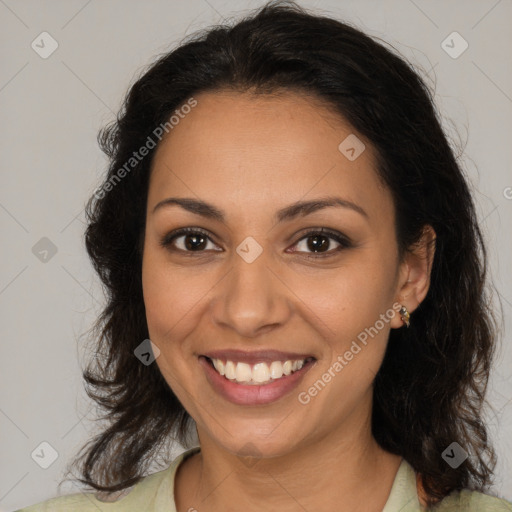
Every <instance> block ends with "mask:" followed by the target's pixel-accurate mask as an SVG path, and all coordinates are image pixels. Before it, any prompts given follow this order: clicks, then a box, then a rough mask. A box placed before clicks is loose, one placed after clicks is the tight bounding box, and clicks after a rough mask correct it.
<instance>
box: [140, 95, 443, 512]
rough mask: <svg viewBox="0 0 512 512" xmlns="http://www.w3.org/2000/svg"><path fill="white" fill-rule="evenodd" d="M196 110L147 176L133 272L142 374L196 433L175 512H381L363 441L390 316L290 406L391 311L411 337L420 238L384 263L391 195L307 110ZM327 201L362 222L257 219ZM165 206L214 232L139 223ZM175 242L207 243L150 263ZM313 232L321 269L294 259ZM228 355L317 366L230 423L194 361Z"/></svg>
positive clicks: (289, 102)
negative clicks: (139, 306)
mask: <svg viewBox="0 0 512 512" xmlns="http://www.w3.org/2000/svg"><path fill="white" fill-rule="evenodd" d="M195 98H196V100H197V106H196V107H194V108H193V109H192V111H191V112H190V113H189V114H187V115H186V116H185V118H184V119H182V120H181V121H180V122H179V124H178V125H177V126H175V127H174V128H173V129H172V131H170V132H169V134H168V135H167V136H166V137H165V138H164V139H163V140H162V141H161V143H160V145H159V147H158V149H157V152H156V154H155V157H154V160H153V163H152V171H151V177H150V185H149V191H148V207H147V220H146V233H145V241H144V254H143V271H142V277H143V291H144V301H145V306H146V315H147V322H148V327H149V333H150V337H151V340H152V341H153V342H154V343H155V344H156V345H157V346H158V347H159V349H160V351H161V353H160V355H159V357H158V358H157V359H156V362H157V364H158V367H159V369H160V371H161V372H162V374H163V376H164V378H165V379H166V381H167V382H168V383H169V385H170V387H171V388H172V390H173V391H174V393H175V394H176V395H177V397H178V398H179V400H180V401H181V403H182V404H183V406H184V407H185V408H186V410H187V411H188V412H189V414H190V415H191V416H192V417H193V419H194V420H195V422H196V425H197V432H198V436H199V440H200V445H201V453H200V454H197V455H194V456H192V457H191V458H189V459H187V460H186V461H185V462H184V463H183V464H182V465H181V466H180V468H179V470H178V473H177V476H176V481H175V500H176V504H177V510H178V512H185V511H188V510H189V509H190V508H195V509H197V510H198V511H199V512H208V511H214V510H217V511H218V510H223V511H231V510H233V511H234V510H247V511H261V510H267V509H268V504H269V503H272V506H273V507H274V509H275V510H280V511H281V512H286V511H291V510H293V511H296V510H303V509H304V510H315V511H320V512H322V511H332V510H340V511H362V510H364V511H366V512H368V511H373V510H375V511H380V510H382V508H383V506H384V504H385V503H386V500H387V498H388V496H389V492H390V490H391V486H392V484H393V480H394V478H395V475H396V472H397V470H398V467H399V465H400V461H401V459H400V457H398V456H395V455H392V454H390V453H387V452H385V451H384V450H382V449H381V448H380V447H379V446H378V445H377V443H376V442H375V440H374V439H373V437H372V435H371V429H370V420H371V407H372V389H373V388H372V381H373V379H374V376H375V374H376V373H377V371H378V369H379V367H380V365H381V362H382V359H383V356H384V352H385V348H386V343H387V340H388V336H389V331H390V329H392V328H394V329H398V328H404V325H403V322H402V320H401V319H400V316H399V315H398V314H395V315H394V317H393V318H392V319H391V320H390V321H389V322H388V323H385V325H384V327H383V328H382V329H381V330H380V331H379V332H378V335H376V336H374V337H373V338H369V341H368V343H367V345H366V346H363V348H362V350H361V351H360V352H359V353H357V355H355V356H354V357H353V359H352V360H351V361H350V362H348V364H347V365H346V366H344V367H343V369H342V371H339V372H338V373H336V377H335V378H332V380H331V381H330V382H329V383H328V384H327V385H326V386H325V387H324V388H323V389H322V390H321V391H320V392H319V393H318V394H317V395H316V396H314V397H313V398H311V400H310V401H309V403H307V404H302V403H300V402H299V400H298V393H299V392H304V391H307V390H308V388H310V387H311V386H312V385H313V384H314V383H315V381H317V380H318V379H320V378H321V376H322V374H324V372H326V371H328V370H329V368H332V366H333V363H334V361H336V358H337V356H338V355H340V354H344V353H345V352H346V351H347V350H349V348H350V346H351V344H352V342H353V341H354V340H356V339H357V335H358V334H359V333H361V332H362V331H364V329H365V328H368V327H370V326H374V325H375V323H376V321H377V320H378V319H379V317H380V315H381V314H384V313H385V312H386V311H389V310H392V307H393V304H394V303H396V302H399V303H400V304H403V305H405V306H406V307H407V308H408V310H409V312H411V321H414V315H413V314H412V312H413V311H414V310H415V309H416V308H417V306H418V305H419V303H420V302H421V301H422V300H423V299H424V297H425V295H426V293H427V291H428V286H429V276H430V270H431V264H432V258H433V249H429V248H428V247H430V246H429V245H428V242H429V241H431V240H432V239H433V237H434V233H433V231H432V229H429V230H427V231H426V234H425V235H424V237H423V239H422V241H421V243H420V244H419V245H418V246H417V247H415V248H414V250H412V251H410V252H409V253H407V254H406V256H405V257H404V258H403V259H402V260H400V258H399V254H398V248H397V241H396V235H395V230H394V221H395V217H394V206H393V201H392V197H391V193H390V191H389V190H388V189H387V188H386V187H385V186H384V185H383V184H382V182H381V181H380V179H379V177H378V175H377V173H376V171H375V168H376V164H375V154H374V151H373V149H372V147H371V145H370V143H369V142H368V141H366V140H365V139H364V138H363V137H362V136H361V135H359V134H357V133H356V132H355V131H354V129H353V128H351V126H350V125H349V124H348V123H347V122H346V121H345V120H344V119H343V118H341V117H340V116H338V115H335V114H334V113H332V109H330V110H328V109H327V108H326V106H325V105H323V104H322V103H320V102H319V101H318V100H317V99H316V98H314V97H311V96H306V95H301V94H298V93H291V92H288V93H286V94H280V95H274V96H269V95H266V96H256V95H254V94H251V93H250V92H248V93H237V92H228V91H217V92H209V93H201V94H199V95H196V96H195ZM352 133H356V135H357V136H358V138H359V139H360V140H362V141H364V143H365V145H366V149H365V150H364V151H363V153H362V154H361V155H360V156H359V157H358V158H357V159H356V160H354V161H350V160H349V159H347V158H346V157H345V156H344V155H343V154H342V153H341V152H340V151H339V150H338V145H339V144H340V142H341V141H343V140H344V139H345V138H346V137H347V136H348V135H349V134H352ZM326 196H337V197H341V198H343V199H345V200H348V201H351V202H353V203H355V204H356V205H358V206H359V207H360V208H362V209H364V211H365V212H366V216H365V215H362V214H360V213H358V212H357V211H354V210H353V209H350V208H344V207H339V208H336V207H330V208H324V209H322V210H318V211H316V212H314V213H312V214H310V215H307V216H303V217H300V216H299V217H297V218H295V219H292V220H289V221H286V222H283V223H275V222H274V220H273V215H274V214H275V212H276V211H277V210H279V209H281V208H283V207H286V206H288V205H290V204H291V203H294V202H296V201H301V200H302V201H304V200H312V199H317V198H324V197H326ZM168 197H187V198H193V199H201V200H203V201H207V202H208V203H211V204H213V205H215V207H217V208H218V209H219V210H222V211H224V212H225V215H226V223H225V224H222V223H221V222H219V221H216V220H213V219H207V218H204V217H201V216H199V215H197V214H194V213H191V212H189V211H186V210H185V209H183V208H182V207H180V206H178V205H170V206H166V207H161V208H159V209H157V210H156V211H154V208H155V206H156V205H157V204H158V203H159V202H161V201H162V200H164V199H166V198H168ZM182 227H194V228H202V229H203V230H206V231H207V232H208V233H209V235H211V236H210V240H209V241H208V244H207V246H204V248H203V249H202V251H203V252H197V251H196V252H194V251H190V250H189V252H188V253H187V254H185V253H184V252H183V251H184V250H185V246H184V242H185V241H186V240H187V235H184V236H181V237H179V238H178V239H176V240H174V247H175V251H172V250H171V249H172V244H171V245H169V246H167V247H162V245H161V244H160V240H161V239H162V238H163V237H165V235H167V234H169V233H170V232H171V231H173V230H176V229H178V228H182ZM322 227H323V228H329V229H330V230H333V231H337V232H340V233H342V234H344V235H345V236H346V237H348V238H349V239H350V240H351V242H352V244H351V245H350V246H347V247H343V248H342V249H341V250H340V251H336V250H335V249H336V248H338V247H339V243H338V242H336V241H335V240H334V239H330V238H328V239H327V240H325V243H329V244H330V245H329V246H328V247H326V248H325V249H324V251H325V252H326V251H330V254H331V255H330V256H328V257H324V258H317V259H316V260H314V259H308V258H307V256H311V255H312V254H314V252H313V251H314V249H311V246H309V247H308V244H307V242H308V240H311V238H309V239H308V238H307V237H306V238H304V234H305V233H306V232H307V231H309V230H310V229H313V228H322ZM308 228H310V229H308ZM248 236H251V237H253V238H254V239H255V240H256V241H257V242H258V244H259V245H260V246H261V248H262V250H263V252H262V253H261V255H260V256H259V257H258V258H256V260H255V261H253V262H252V263H250V264H249V263H247V262H246V261H244V259H242V258H241V257H240V256H239V255H238V254H237V252H236V248H237V247H238V246H239V245H240V244H241V242H242V241H243V240H244V239H245V238H246V237H248ZM309 236H310V237H311V235H309ZM327 236H329V235H327ZM189 238H190V237H189ZM180 248H181V249H182V251H181V252H180V251H179V249H180ZM231 348H233V349H242V350H247V351H250V350H258V349H265V348H272V349H276V350H283V351H288V352H299V353H304V354H312V355H313V356H314V357H315V358H316V359H317V361H316V364H315V365H314V366H313V367H312V368H311V369H310V370H309V371H308V372H307V373H306V374H305V376H304V379H303V380H302V382H301V383H300V384H299V386H298V388H296V389H295V390H293V391H292V392H291V393H289V394H288V395H286V396H284V397H282V398H281V399H279V400H278V401H277V402H274V403H271V404H268V405H258V406H240V405H235V404H232V403H230V402H228V401H227V400H225V399H224V398H223V397H221V396H220V395H218V394H217V393H216V392H215V391H214V389H213V388H212V387H211V386H210V384H209V383H208V381H207V380H206V377H205V374H204V370H203V369H202V367H201V365H200V364H199V362H198V356H199V355H200V354H202V353H205V352H207V351H209V350H220V349H231ZM247 454H252V455H254V456H255V458H253V459H251V458H247V457H244V455H247ZM361 496H364V500H361ZM301 507H303V508H301Z"/></svg>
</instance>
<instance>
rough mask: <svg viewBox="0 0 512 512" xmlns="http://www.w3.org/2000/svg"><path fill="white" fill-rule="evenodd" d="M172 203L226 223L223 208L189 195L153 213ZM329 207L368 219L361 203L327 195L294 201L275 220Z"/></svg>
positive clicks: (168, 201)
mask: <svg viewBox="0 0 512 512" xmlns="http://www.w3.org/2000/svg"><path fill="white" fill-rule="evenodd" d="M172 205H178V206H181V207H182V208H183V209H184V210H187V211H188V212H191V213H194V214H196V215H200V216H201V217H205V218H207V219H212V220H215V221H218V222H221V223H223V224H226V215H225V213H224V212H223V211H222V210H219V209H218V208H216V207H215V206H214V205H212V204H210V203H207V202H206V201H201V200H199V199H192V198H188V197H168V198H167V199H164V200H163V201H160V202H159V203H158V204H157V205H156V206H155V207H154V208H153V213H155V212H156V211H158V210H160V209H161V208H164V207H166V206H172ZM329 207H337V208H348V209H350V210H353V211H355V212H357V213H359V214H360V215H362V216H363V217H365V218H366V219H368V214H367V213H366V212H365V211H364V210H363V208H361V207H360V206H359V205H357V204H355V203H353V202H351V201H348V200H346V199H342V198H341V197H325V198H318V199H313V200H311V201H298V202H296V203H292V204H291V205H289V206H286V207H285V208H282V209H281V210H278V211H277V212H276V213H275V215H274V222H277V223H280V222H285V221H290V220H293V219H295V218H297V217H305V216H306V215H310V214H312V213H314V212H316V211H318V210H322V209H324V208H329Z"/></svg>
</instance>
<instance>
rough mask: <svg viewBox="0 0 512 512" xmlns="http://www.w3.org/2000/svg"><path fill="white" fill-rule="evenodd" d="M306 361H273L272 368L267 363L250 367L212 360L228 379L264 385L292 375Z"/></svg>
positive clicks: (243, 364) (248, 365) (245, 364)
mask: <svg viewBox="0 0 512 512" xmlns="http://www.w3.org/2000/svg"><path fill="white" fill-rule="evenodd" d="M305 361H306V360H305V359H298V360H295V361H291V360H288V361H285V362H284V363H282V362H281V361H273V362H272V363H271V364H270V366H269V365H268V364H267V363H256V364H255V365H250V364H247V363H235V362H233V361H226V362H225V363H224V361H221V360H220V359H212V363H213V366H214V367H215V369H216V370H217V371H218V372H219V373H220V374H221V375H224V376H225V377H226V378H227V379H230V380H235V381H236V382H239V383H246V384H247V383H249V384H262V383H267V382H270V381H271V380H275V379H279V378H281V377H282V376H283V375H290V374H291V373H292V372H294V371H296V370H300V369H301V368H302V367H303V366H304V362H305Z"/></svg>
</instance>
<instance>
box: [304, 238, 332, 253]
mask: <svg viewBox="0 0 512 512" xmlns="http://www.w3.org/2000/svg"><path fill="white" fill-rule="evenodd" d="M309 240H312V241H313V242H311V243H309V242H308V249H309V250H311V251H314V252H318V251H319V250H320V249H322V248H327V247H328V246H329V237H326V236H325V235H312V236H310V237H309ZM319 240H322V241H321V242H319ZM320 252H322V251H321V250H320Z"/></svg>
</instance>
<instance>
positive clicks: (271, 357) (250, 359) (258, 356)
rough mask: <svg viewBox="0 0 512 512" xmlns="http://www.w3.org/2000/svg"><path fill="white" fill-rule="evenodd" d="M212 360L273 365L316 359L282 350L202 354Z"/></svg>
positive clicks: (217, 351) (222, 351)
mask: <svg viewBox="0 0 512 512" xmlns="http://www.w3.org/2000/svg"><path fill="white" fill-rule="evenodd" d="M202 355H203V356H205V357H208V358H210V359H221V360H223V361H233V362H235V361H237V362H242V363H247V364H255V363H272V362H273V361H296V360H302V359H307V358H308V357H314V356H312V355H311V354H299V353H298V352H282V351H280V350H256V351H251V352H247V351H245V350H236V349H229V350H214V351H212V352H207V353H204V354H202Z"/></svg>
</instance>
